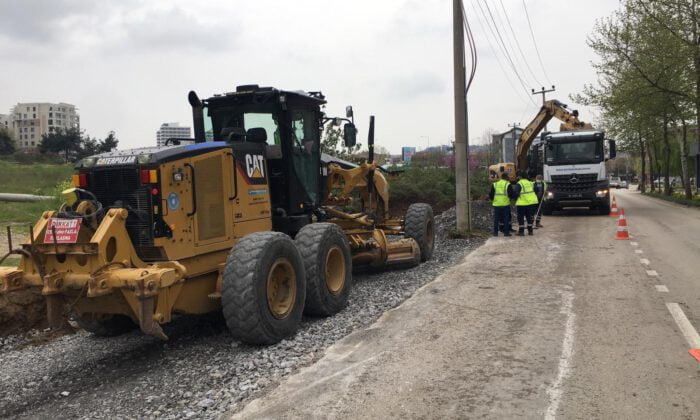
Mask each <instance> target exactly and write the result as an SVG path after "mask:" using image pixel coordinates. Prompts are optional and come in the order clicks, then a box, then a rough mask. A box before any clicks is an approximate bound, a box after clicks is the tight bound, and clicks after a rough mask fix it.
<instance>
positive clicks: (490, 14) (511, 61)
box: [476, 1, 536, 105]
mask: <svg viewBox="0 0 700 420" xmlns="http://www.w3.org/2000/svg"><path fill="white" fill-rule="evenodd" d="M476 4H477V5H478V6H479V9H480V11H481V14H482V15H483V16H484V19H485V20H486V24H487V26H488V27H489V30H491V33H492V34H493V37H494V39H496V43H497V44H498V45H499V46H500V47H501V51H502V52H503V54H504V55H505V57H506V60H507V61H508V63H509V64H510V67H511V69H512V70H513V73H515V76H516V77H517V78H518V81H519V82H520V86H522V88H523V90H524V91H525V93H526V95H527V96H528V99H529V100H530V102H532V104H533V105H536V104H535V101H534V100H533V99H532V97H531V96H530V91H529V90H528V88H527V86H526V84H525V82H524V81H523V78H522V77H521V76H520V73H518V69H517V68H516V67H515V63H513V59H512V58H511V56H510V54H509V53H508V49H507V48H506V46H505V42H504V41H503V37H502V36H501V33H500V31H499V30H498V25H497V24H496V20H495V19H494V17H493V13H491V9H490V8H489V5H488V3H486V2H485V1H484V5H485V6H486V9H487V10H488V12H489V16H490V17H491V22H493V27H492V26H491V23H490V22H489V18H488V16H486V12H485V11H484V8H483V7H481V2H479V1H477V2H476ZM494 30H495V32H494ZM498 40H500V41H501V42H500V44H499V43H498Z"/></svg>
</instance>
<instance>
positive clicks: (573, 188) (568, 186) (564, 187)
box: [552, 174, 598, 193]
mask: <svg viewBox="0 0 700 420" xmlns="http://www.w3.org/2000/svg"><path fill="white" fill-rule="evenodd" d="M597 180H598V174H582V175H578V174H572V175H552V184H553V185H552V186H553V188H552V189H553V190H554V191H556V192H561V193H582V192H586V191H591V190H593V189H595V186H596V181H597Z"/></svg>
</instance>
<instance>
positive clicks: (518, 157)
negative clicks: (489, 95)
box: [515, 99, 593, 170]
mask: <svg viewBox="0 0 700 420" xmlns="http://www.w3.org/2000/svg"><path fill="white" fill-rule="evenodd" d="M566 107H567V106H566V105H565V104H563V103H561V102H559V101H557V100H556V99H553V100H550V101H546V102H545V103H544V104H543V105H542V108H540V112H538V113H537V115H536V116H535V118H534V119H533V120H532V121H530V124H528V125H527V127H525V130H524V131H523V133H522V134H521V135H520V139H519V140H518V145H517V146H516V151H515V169H516V170H521V169H523V168H525V166H526V165H527V151H528V150H529V149H530V146H531V145H532V142H533V141H534V140H535V138H536V137H537V135H538V134H540V131H542V129H543V128H544V126H545V125H547V123H548V122H549V120H551V119H552V118H556V119H558V120H559V121H561V122H562V123H561V125H560V126H559V130H560V131H572V130H581V129H593V126H592V125H591V124H589V123H586V122H583V121H580V120H579V119H578V111H572V112H569V110H568V109H566Z"/></svg>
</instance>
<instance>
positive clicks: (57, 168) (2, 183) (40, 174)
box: [0, 160, 74, 195]
mask: <svg viewBox="0 0 700 420" xmlns="http://www.w3.org/2000/svg"><path fill="white" fill-rule="evenodd" d="M73 172H74V170H73V166H72V165H70V164H69V165H51V164H47V163H36V164H31V165H24V164H20V163H16V162H8V161H3V160H0V192H3V193H16V194H36V195H54V192H55V188H56V184H57V183H59V182H61V181H65V180H68V179H70V177H71V175H72V174H73Z"/></svg>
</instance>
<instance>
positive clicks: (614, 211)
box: [610, 197, 620, 217]
mask: <svg viewBox="0 0 700 420" xmlns="http://www.w3.org/2000/svg"><path fill="white" fill-rule="evenodd" d="M619 215H620V214H619V213H618V212H617V203H616V202H615V197H613V202H612V207H610V217H617V216H619Z"/></svg>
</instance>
